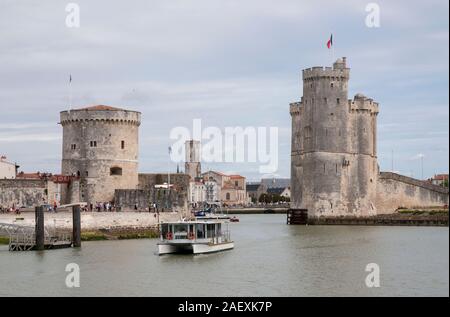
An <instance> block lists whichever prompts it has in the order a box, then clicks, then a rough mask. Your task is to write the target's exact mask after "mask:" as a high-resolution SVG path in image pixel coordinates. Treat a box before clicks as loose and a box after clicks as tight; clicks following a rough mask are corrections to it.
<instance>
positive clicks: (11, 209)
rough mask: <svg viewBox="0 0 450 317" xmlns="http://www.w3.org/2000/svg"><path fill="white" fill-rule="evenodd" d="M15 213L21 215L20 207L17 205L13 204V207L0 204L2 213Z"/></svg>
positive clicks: (0, 212)
mask: <svg viewBox="0 0 450 317" xmlns="http://www.w3.org/2000/svg"><path fill="white" fill-rule="evenodd" d="M9 212H10V213H15V214H16V215H20V209H19V208H17V207H16V206H14V205H13V206H12V207H3V206H0V214H6V213H9Z"/></svg>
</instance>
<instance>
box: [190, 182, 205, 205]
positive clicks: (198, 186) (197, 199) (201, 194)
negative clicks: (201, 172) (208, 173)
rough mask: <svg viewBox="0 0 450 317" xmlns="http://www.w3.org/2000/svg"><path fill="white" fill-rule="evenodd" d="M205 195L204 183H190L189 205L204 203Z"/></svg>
mask: <svg viewBox="0 0 450 317" xmlns="http://www.w3.org/2000/svg"><path fill="white" fill-rule="evenodd" d="M205 195H206V190H205V185H204V184H203V183H202V182H190V183H189V203H191V204H198V203H203V202H204V201H205V200H206V198H205Z"/></svg>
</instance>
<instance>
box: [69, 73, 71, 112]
mask: <svg viewBox="0 0 450 317" xmlns="http://www.w3.org/2000/svg"><path fill="white" fill-rule="evenodd" d="M69 109H72V75H69Z"/></svg>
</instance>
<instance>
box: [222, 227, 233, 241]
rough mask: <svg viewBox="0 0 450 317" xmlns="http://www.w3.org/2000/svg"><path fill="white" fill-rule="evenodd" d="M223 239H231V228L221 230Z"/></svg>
mask: <svg viewBox="0 0 450 317" xmlns="http://www.w3.org/2000/svg"><path fill="white" fill-rule="evenodd" d="M221 237H222V241H224V242H228V241H231V232H230V231H229V230H224V231H222V232H221Z"/></svg>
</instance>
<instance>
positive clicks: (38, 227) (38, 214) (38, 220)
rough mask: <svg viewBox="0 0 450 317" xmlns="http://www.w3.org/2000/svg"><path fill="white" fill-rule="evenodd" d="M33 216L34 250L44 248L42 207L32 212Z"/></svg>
mask: <svg viewBox="0 0 450 317" xmlns="http://www.w3.org/2000/svg"><path fill="white" fill-rule="evenodd" d="M34 214H35V238H36V250H44V248H45V229H44V207H42V206H39V207H36V208H35V210H34Z"/></svg>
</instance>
